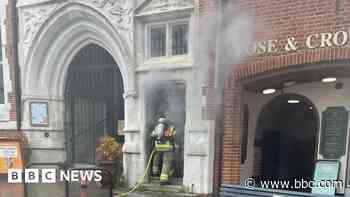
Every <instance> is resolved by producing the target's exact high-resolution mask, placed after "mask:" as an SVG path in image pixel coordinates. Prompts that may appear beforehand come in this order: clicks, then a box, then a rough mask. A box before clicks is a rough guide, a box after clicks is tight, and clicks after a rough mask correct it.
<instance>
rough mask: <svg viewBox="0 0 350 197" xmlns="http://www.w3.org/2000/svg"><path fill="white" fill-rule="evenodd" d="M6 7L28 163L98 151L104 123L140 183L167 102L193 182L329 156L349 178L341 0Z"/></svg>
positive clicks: (101, 0)
mask: <svg viewBox="0 0 350 197" xmlns="http://www.w3.org/2000/svg"><path fill="white" fill-rule="evenodd" d="M1 11H2V12H1V21H2V22H1V27H2V28H1V38H2V45H1V46H2V56H1V57H2V59H1V60H2V67H1V72H2V73H1V75H0V76H1V77H2V79H1V77H0V81H3V84H1V83H0V85H2V86H0V90H2V92H1V91H0V136H7V137H8V136H15V135H25V136H26V137H27V138H28V142H29V143H28V144H27V145H26V146H25V147H24V148H25V149H26V150H29V152H30V154H28V156H29V159H28V162H32V163H35V162H47V161H50V162H65V161H68V162H70V163H73V164H76V165H78V164H79V165H88V164H89V165H90V164H94V163H95V161H96V158H95V157H94V156H95V155H94V152H95V145H96V144H95V143H96V139H97V138H92V136H95V137H96V136H100V135H103V134H106V133H108V134H110V135H113V136H115V137H116V138H117V140H118V141H120V142H121V143H124V148H123V152H124V174H125V177H126V179H127V181H128V182H129V183H130V184H135V183H136V182H137V180H138V177H140V176H141V175H142V174H143V171H144V169H145V167H146V163H147V160H148V157H149V154H150V145H149V144H150V141H149V137H148V133H149V130H151V128H152V126H153V124H154V122H155V117H156V116H157V115H158V114H159V113H167V115H168V116H169V117H170V119H172V120H173V121H174V122H175V123H176V124H177V127H178V130H179V136H180V137H179V138H178V139H177V140H178V145H179V147H180V149H179V151H178V153H177V154H178V155H177V158H178V162H177V164H176V165H177V169H176V176H177V180H176V184H178V185H180V186H181V187H183V188H184V189H185V190H186V191H188V192H194V193H205V194H209V193H213V191H214V190H213V189H219V187H220V185H221V184H234V185H238V184H240V182H242V181H244V180H245V179H247V178H250V177H253V178H255V179H256V180H259V179H264V178H266V177H267V178H273V179H292V178H298V179H306V180H309V179H311V178H312V175H313V171H314V167H315V165H314V163H315V162H316V161H317V160H323V159H327V160H332V161H339V162H340V164H341V165H340V173H339V179H340V180H342V181H344V182H345V183H346V184H347V183H348V180H347V177H348V175H347V174H348V171H349V170H348V158H349V157H348V132H347V131H348V124H347V121H348V115H347V113H348V110H349V101H348V100H349V99H348V98H349V97H350V94H349V86H350V80H349V75H350V68H349V66H348V63H349V61H348V59H349V58H350V50H349V44H350V20H349V19H348V18H349V17H350V3H349V2H347V1H346V0H332V1H326V0H310V1H302V0H294V1H289V0H283V1H277V0H265V1H253V0H235V1H233V0H194V1H192V0H159V1H157V0H144V1H143V0H133V1H129V0H109V1H105V0H89V1H87V0H67V1H54V0H17V1H13V0H11V1H5V0H4V1H3V3H2V4H1ZM227 65H228V67H227ZM226 79H228V80H226ZM170 98H175V99H170ZM164 100H166V102H165V103H166V104H165V105H164V104H162V103H163V101H164ZM16 101H17V102H16ZM332 114H335V115H333V119H335V120H337V121H338V122H336V123H337V124H336V125H337V126H339V125H340V126H339V127H337V128H332V127H330V126H329V125H330V124H331V123H329V122H327V121H326V120H332V118H329V119H328V118H327V117H328V116H330V117H331V115H332ZM323 122H324V123H323ZM91 128H93V129H91ZM332 129H333V130H332ZM330 131H335V132H333V133H332V132H330ZM92 133H93V134H94V135H91V134H92ZM87 142H88V143H87ZM334 144H338V145H334ZM276 150H280V151H276ZM295 161H298V162H295ZM349 184H350V183H349ZM347 185H348V184H347ZM346 190H347V189H346V188H338V190H337V192H338V193H344V192H346ZM216 191H217V190H216ZM307 192H309V191H307Z"/></svg>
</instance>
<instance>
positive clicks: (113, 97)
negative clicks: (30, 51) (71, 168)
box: [65, 44, 124, 164]
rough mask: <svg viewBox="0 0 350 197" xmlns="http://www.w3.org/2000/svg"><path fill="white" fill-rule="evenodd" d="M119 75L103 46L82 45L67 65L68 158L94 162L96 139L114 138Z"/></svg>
mask: <svg viewBox="0 0 350 197" xmlns="http://www.w3.org/2000/svg"><path fill="white" fill-rule="evenodd" d="M123 91H124V88H123V81H122V75H121V73H120V71H119V69H118V65H117V64H116V63H115V61H114V59H113V57H112V56H111V55H110V54H109V53H108V52H107V51H106V50H105V49H103V48H101V47H99V46H97V45H94V44H91V45H88V46H86V47H84V48H83V49H82V50H81V51H80V52H79V53H78V54H77V55H76V56H75V58H74V59H73V61H72V62H71V64H70V66H69V70H68V77H67V84H66V92H65V108H66V109H65V112H66V116H65V119H66V124H65V127H66V137H67V150H68V151H67V153H68V159H69V161H71V162H74V163H91V164H95V162H96V155H95V149H96V145H97V143H98V139H99V138H100V137H101V136H103V135H105V134H109V135H112V136H115V137H116V138H117V140H118V141H119V142H121V143H122V142H123V137H117V136H118V133H117V130H118V128H117V125H118V121H123V120H124V99H123V96H122V95H123Z"/></svg>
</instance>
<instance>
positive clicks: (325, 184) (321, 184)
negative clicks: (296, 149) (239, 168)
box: [243, 178, 344, 190]
mask: <svg viewBox="0 0 350 197" xmlns="http://www.w3.org/2000/svg"><path fill="white" fill-rule="evenodd" d="M243 186H245V187H247V188H249V189H254V188H262V189H282V190H283V189H313V188H320V189H322V188H324V189H327V188H343V187H344V182H343V181H342V180H317V181H313V180H312V181H309V180H304V179H300V180H296V179H295V180H294V181H290V180H288V181H287V180H284V181H283V180H278V181H277V180H276V181H272V180H271V181H268V180H265V181H255V180H254V179H253V178H248V179H246V180H245V181H244V183H243Z"/></svg>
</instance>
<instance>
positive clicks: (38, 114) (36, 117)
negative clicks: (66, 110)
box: [29, 102, 49, 127]
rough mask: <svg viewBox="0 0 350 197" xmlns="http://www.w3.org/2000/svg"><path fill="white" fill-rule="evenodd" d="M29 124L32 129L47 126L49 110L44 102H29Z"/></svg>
mask: <svg viewBox="0 0 350 197" xmlns="http://www.w3.org/2000/svg"><path fill="white" fill-rule="evenodd" d="M29 105H30V123H31V125H32V126H33V127H47V126H49V109H48V103H46V102H31V103H29Z"/></svg>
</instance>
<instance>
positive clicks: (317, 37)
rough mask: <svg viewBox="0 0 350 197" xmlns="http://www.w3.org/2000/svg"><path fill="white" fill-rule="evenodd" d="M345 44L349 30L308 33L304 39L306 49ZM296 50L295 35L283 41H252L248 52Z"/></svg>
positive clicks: (348, 39) (349, 37)
mask: <svg viewBox="0 0 350 197" xmlns="http://www.w3.org/2000/svg"><path fill="white" fill-rule="evenodd" d="M278 43H281V44H282V45H280V47H281V46H282V47H284V48H278ZM284 43H285V44H284ZM345 45H350V30H348V31H344V30H341V31H337V32H334V33H330V32H323V33H313V34H309V35H308V36H307V37H306V39H305V46H306V49H317V48H328V47H342V46H345ZM297 50H299V46H298V42H297V40H296V39H295V37H289V38H287V39H286V40H285V41H284V42H282V41H280V40H276V39H272V40H264V41H257V42H254V43H253V44H252V47H251V49H250V50H248V52H249V54H251V55H265V54H275V53H279V52H293V51H297Z"/></svg>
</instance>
